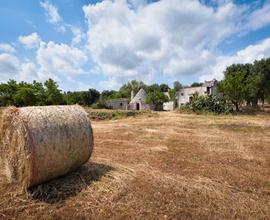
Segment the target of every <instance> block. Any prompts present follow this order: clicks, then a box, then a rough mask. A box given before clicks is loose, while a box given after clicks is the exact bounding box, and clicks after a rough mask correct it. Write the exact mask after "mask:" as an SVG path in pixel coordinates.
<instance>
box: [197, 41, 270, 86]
mask: <svg viewBox="0 0 270 220" xmlns="http://www.w3.org/2000/svg"><path fill="white" fill-rule="evenodd" d="M267 57H270V38H267V39H265V40H264V41H262V42H260V43H258V44H255V45H250V46H248V47H246V48H245V49H243V50H240V51H238V52H237V53H236V54H235V55H233V56H219V57H217V59H216V63H215V64H214V65H212V66H209V72H210V74H205V75H202V76H201V77H200V80H201V81H204V80H209V79H213V78H216V79H219V80H220V79H222V78H223V71H224V70H225V69H226V67H227V66H230V65H232V64H234V63H243V64H244V63H252V62H254V61H255V60H260V59H263V58H267Z"/></svg>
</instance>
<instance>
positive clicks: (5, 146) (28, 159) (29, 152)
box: [0, 105, 93, 188]
mask: <svg viewBox="0 0 270 220" xmlns="http://www.w3.org/2000/svg"><path fill="white" fill-rule="evenodd" d="M0 138H1V145H0V160H2V162H1V161H0V165H2V166H3V167H2V169H1V170H3V172H4V175H5V176H6V178H7V181H8V182H9V183H18V184H20V185H21V186H22V187H23V188H28V187H30V186H34V185H37V184H40V183H43V182H45V181H47V180H50V179H53V178H55V177H58V176H61V175H64V174H66V173H68V172H70V171H73V170H75V169H76V168H78V167H79V166H81V165H82V164H84V163H85V162H87V161H88V159H89V158H90V156H91V153H92V150H93V132H92V128H91V124H90V121H89V119H88V117H87V113H86V112H85V111H84V109H83V108H82V107H80V106H78V105H74V106H43V107H24V108H16V107H10V108H7V109H6V110H5V111H4V112H3V115H2V123H1V131H0Z"/></svg>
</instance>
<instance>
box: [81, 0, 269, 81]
mask: <svg viewBox="0 0 270 220" xmlns="http://www.w3.org/2000/svg"><path fill="white" fill-rule="evenodd" d="M213 2H215V3H216V4H217V6H216V7H210V6H207V5H205V4H202V3H200V2H199V1H197V0H196V1H195V0H194V1H190V0H181V1H179V0H161V1H158V2H155V3H151V4H145V2H144V1H140V0H135V1H131V0H129V1H126V0H119V1H111V0H105V1H102V2H100V3H96V4H89V5H88V6H84V7H83V10H84V13H85V17H86V19H87V20H88V25H89V28H88V35H87V36H88V48H89V50H90V52H91V56H92V57H93V60H94V61H95V62H96V64H97V65H98V66H99V67H100V69H101V71H102V72H103V73H104V74H105V75H107V76H108V77H109V78H110V79H111V80H110V81H112V82H113V81H117V82H118V83H121V82H123V81H125V80H126V79H127V78H129V79H131V78H138V79H142V80H144V79H154V78H156V77H157V75H158V74H164V75H165V76H170V77H172V76H178V77H179V76H183V75H185V74H186V75H187V74H188V75H190V74H195V75H198V76H201V75H204V74H206V73H207V72H208V71H209V68H207V66H212V65H214V64H215V62H216V59H217V58H216V57H217V54H216V48H217V46H218V45H219V44H220V43H221V42H223V41H224V40H225V39H227V38H229V37H231V36H234V35H235V34H241V33H244V32H248V31H250V30H254V29H258V28H260V27H262V26H264V25H266V24H269V23H270V19H269V18H270V15H269V9H268V8H269V7H270V3H269V2H268V3H266V4H265V5H264V6H263V7H262V8H259V9H256V10H255V11H253V12H250V11H251V10H250V8H249V7H248V6H247V5H242V6H240V5H235V4H234V3H233V2H232V1H228V0H221V1H213ZM114 84H115V83H114ZM115 85H116V84H115Z"/></svg>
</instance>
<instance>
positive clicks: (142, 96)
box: [130, 88, 147, 103]
mask: <svg viewBox="0 0 270 220" xmlns="http://www.w3.org/2000/svg"><path fill="white" fill-rule="evenodd" d="M146 98H147V94H146V92H145V90H144V89H143V88H141V89H140V90H139V92H138V93H137V94H136V95H135V97H134V98H133V99H132V100H131V102H130V103H135V102H138V101H145V100H146Z"/></svg>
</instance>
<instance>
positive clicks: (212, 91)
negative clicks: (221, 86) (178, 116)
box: [177, 79, 217, 106]
mask: <svg viewBox="0 0 270 220" xmlns="http://www.w3.org/2000/svg"><path fill="white" fill-rule="evenodd" d="M195 93H198V94H199V95H202V96H210V95H213V96H215V95H217V80H215V79H213V80H212V81H205V82H204V84H203V85H202V86H198V87H188V88H183V89H180V91H179V92H178V93H177V102H178V106H180V105H183V104H187V103H190V102H192V99H193V95H194V94H195Z"/></svg>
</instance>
